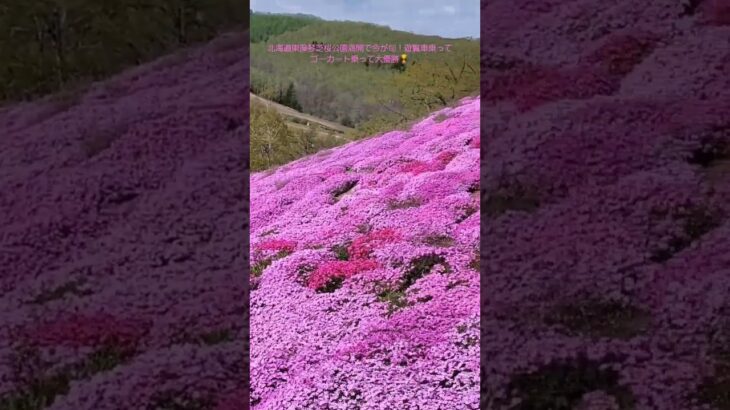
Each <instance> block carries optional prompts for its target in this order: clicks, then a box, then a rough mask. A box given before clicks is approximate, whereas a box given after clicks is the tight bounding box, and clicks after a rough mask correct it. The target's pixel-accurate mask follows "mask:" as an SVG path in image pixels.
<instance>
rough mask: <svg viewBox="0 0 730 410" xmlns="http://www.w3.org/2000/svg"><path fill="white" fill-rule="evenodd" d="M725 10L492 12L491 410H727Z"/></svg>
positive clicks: (582, 7) (592, 4)
mask: <svg viewBox="0 0 730 410" xmlns="http://www.w3.org/2000/svg"><path fill="white" fill-rule="evenodd" d="M727 4H728V2H727V1H714V0H707V1H686V2H682V1H674V0H657V1H649V2H635V1H630V0H619V1H611V2H600V1H593V0H573V1H533V0H518V1H511V0H493V1H488V2H482V5H483V9H482V13H483V20H482V38H483V39H485V38H488V39H490V41H489V42H488V45H487V46H486V48H485V49H483V52H484V53H483V58H482V64H483V66H484V71H483V72H482V81H483V83H482V86H483V89H482V110H483V113H484V117H483V119H482V124H484V128H485V134H484V136H483V141H482V143H483V146H482V148H483V156H482V163H481V176H482V184H483V188H484V192H483V196H482V198H481V204H482V205H481V206H482V210H483V212H484V213H485V219H484V221H483V223H482V226H481V239H482V248H481V250H482V252H481V258H482V261H481V263H482V268H483V272H482V275H483V281H482V287H481V290H482V295H483V302H484V304H483V306H482V309H481V319H482V329H481V338H480V341H481V347H482V350H481V355H482V358H483V360H484V368H483V369H482V373H481V383H482V384H481V393H482V400H483V401H482V406H483V407H482V408H485V409H499V410H501V409H516V410H532V409H565V410H570V409H575V410H584V409H592V410H628V409H632V410H639V409H641V410H650V409H651V410H675V409H676V410H699V409H705V410H724V409H730V394H729V393H728V392H730V349H728V346H729V345H728V343H729V342H730V340H728V339H729V338H730V316H728V314H729V313H730V292H729V291H730V289H729V287H730V220H729V219H728V217H729V216H730V214H729V211H730V172H729V171H730V166H729V165H730V92H729V91H728V90H730V43H729V42H728V39H730V27H729V26H728V23H729V22H728V20H727Z"/></svg>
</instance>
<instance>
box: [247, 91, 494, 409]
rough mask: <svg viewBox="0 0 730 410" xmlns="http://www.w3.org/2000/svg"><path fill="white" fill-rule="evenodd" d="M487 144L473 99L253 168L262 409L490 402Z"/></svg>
mask: <svg viewBox="0 0 730 410" xmlns="http://www.w3.org/2000/svg"><path fill="white" fill-rule="evenodd" d="M478 140H479V99H478V98H467V99H464V100H462V101H460V102H459V104H458V105H457V106H455V107H453V108H445V109H443V110H441V111H440V112H437V113H433V114H431V115H430V116H428V117H427V118H425V119H423V120H422V121H420V122H418V123H417V124H415V125H413V126H412V127H411V129H409V130H408V131H392V132H388V133H385V134H382V135H377V136H373V137H371V138H368V139H365V140H362V141H358V142H353V143H350V144H347V145H345V146H343V147H340V148H336V149H332V150H329V151H325V152H320V153H319V154H315V155H313V156H311V157H308V158H303V159H301V160H298V161H295V162H293V163H291V164H287V165H285V166H282V167H280V168H278V169H275V170H273V171H271V172H262V173H257V174H253V175H252V176H251V226H252V235H251V250H252V260H251V264H252V266H254V270H255V271H256V272H260V274H259V276H256V277H253V278H252V281H253V282H252V285H253V286H254V288H255V290H253V291H252V293H251V346H252V347H251V389H252V391H251V404H252V406H253V409H256V410H274V409H276V410H279V409H323V410H326V409H332V410H334V409H396V408H397V409H421V410H427V409H434V410H435V409H444V408H463V409H477V408H478V406H479V390H478V385H479V371H478V370H479V369H478V367H479V362H478V357H479V354H478V353H479V335H478V326H479V268H478V266H476V265H475V260H477V258H478V246H479V198H477V195H475V192H478V189H479V171H478V168H477V167H478V166H479V150H478V147H479V145H478ZM290 244H296V246H294V245H290ZM285 246H286V248H284V247H285ZM264 250H267V251H264ZM282 250H284V251H285V252H281V251H282ZM454 406H456V407H454Z"/></svg>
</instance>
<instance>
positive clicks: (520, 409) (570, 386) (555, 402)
mask: <svg viewBox="0 0 730 410" xmlns="http://www.w3.org/2000/svg"><path fill="white" fill-rule="evenodd" d="M596 390H602V391H604V392H606V393H607V394H608V395H610V396H613V397H614V399H615V400H616V402H617V404H618V408H619V409H620V410H630V409H633V408H634V406H635V403H636V399H635V398H634V395H633V393H632V392H631V390H630V389H629V388H627V387H625V386H623V385H621V384H620V382H619V375H618V372H616V371H614V370H611V369H606V368H604V367H602V366H601V363H600V362H597V361H592V360H589V359H587V358H585V357H579V358H577V359H574V360H571V361H566V362H554V363H549V364H547V365H545V366H542V367H541V368H539V369H537V370H535V371H534V372H530V373H525V374H520V375H517V376H515V377H513V378H512V380H511V382H510V386H509V391H510V393H511V394H512V395H514V396H513V397H511V398H510V399H513V398H519V399H520V401H519V402H518V404H517V405H516V406H511V408H513V409H516V410H541V409H553V410H571V409H574V408H576V406H577V405H578V403H580V401H581V399H582V397H583V395H584V394H586V393H590V392H593V391H596Z"/></svg>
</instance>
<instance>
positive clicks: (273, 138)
mask: <svg viewBox="0 0 730 410" xmlns="http://www.w3.org/2000/svg"><path fill="white" fill-rule="evenodd" d="M250 129H251V143H250V158H251V164H250V167H251V170H252V171H262V170H265V169H269V168H272V167H275V166H278V165H282V164H286V163H288V162H291V161H294V160H295V159H298V158H301V157H303V156H306V155H311V154H314V153H316V152H318V151H320V150H322V149H326V148H332V147H335V146H337V145H340V144H342V143H346V142H349V140H348V139H345V138H343V137H339V138H338V137H335V136H334V135H328V136H325V135H318V133H317V131H316V130H315V129H314V128H309V129H308V130H307V131H299V130H294V129H291V128H289V127H287V125H286V121H285V120H284V119H283V118H282V117H281V116H280V115H279V114H278V113H277V112H276V110H274V109H270V108H267V107H265V106H263V105H260V104H255V103H252V104H251V128H250Z"/></svg>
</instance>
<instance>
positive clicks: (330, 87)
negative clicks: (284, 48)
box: [251, 13, 479, 137]
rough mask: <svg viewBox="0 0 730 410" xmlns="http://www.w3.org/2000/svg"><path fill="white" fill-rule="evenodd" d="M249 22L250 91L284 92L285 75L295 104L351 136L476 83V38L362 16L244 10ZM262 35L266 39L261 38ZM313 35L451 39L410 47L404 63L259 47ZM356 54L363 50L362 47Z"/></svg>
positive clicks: (404, 119)
mask: <svg viewBox="0 0 730 410" xmlns="http://www.w3.org/2000/svg"><path fill="white" fill-rule="evenodd" d="M251 26H252V29H251V30H252V44H251V87H252V92H254V93H255V94H257V95H260V96H261V97H264V98H267V99H270V100H273V101H276V100H277V99H279V98H280V95H281V96H285V95H286V91H287V87H288V86H289V84H290V83H292V82H293V83H294V84H295V87H294V88H295V90H296V95H297V102H298V104H299V106H300V107H301V111H302V112H305V113H307V114H311V115H314V116H316V117H320V118H323V119H326V120H329V121H335V122H339V123H341V124H343V125H346V126H350V127H354V128H357V129H358V131H359V132H358V136H359V137H364V136H369V135H373V134H377V133H379V132H382V131H387V130H391V129H394V128H401V127H406V126H407V125H408V124H409V123H410V122H413V121H414V120H416V119H418V118H420V117H422V116H423V115H424V114H425V113H427V112H429V111H430V110H433V109H435V108H437V107H441V106H446V105H450V104H452V103H453V102H455V101H456V100H458V99H461V98H462V97H465V96H467V95H473V94H475V93H476V92H477V91H478V89H479V70H478V69H479V43H478V41H477V40H471V39H444V38H440V37H435V36H424V35H418V34H413V33H407V32H402V31H396V30H391V29H390V28H388V27H384V26H378V25H374V24H369V23H358V22H351V21H324V20H318V19H316V18H312V17H306V16H296V17H293V16H283V15H262V14H258V13H255V14H253V15H252V17H251ZM259 27H268V28H266V29H264V28H259ZM257 30H259V32H260V33H261V34H258V33H257ZM254 37H255V38H256V41H255V42H254V40H253V39H254ZM264 37H266V40H261V39H262V38H264ZM315 42H316V43H324V44H343V43H345V44H394V45H396V46H402V45H404V44H424V43H425V44H437V45H445V44H451V51H450V52H436V53H411V54H409V56H408V62H407V63H406V64H397V65H394V64H377V63H374V64H369V63H367V62H365V63H351V62H336V63H332V64H329V63H326V62H321V61H320V62H318V63H316V64H313V63H311V57H310V54H309V53H299V52H295V53H272V52H269V51H268V50H267V46H268V45H272V44H312V43H315ZM358 54H359V55H360V56H361V57H364V56H365V54H366V53H358ZM371 54H374V55H382V54H401V51H400V50H396V52H395V53H392V52H387V53H371ZM351 55H352V54H351V53H343V54H341V55H340V54H337V55H336V56H338V57H339V56H351ZM322 56H324V55H322ZM285 105H288V104H285ZM290 106H291V105H290Z"/></svg>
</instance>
